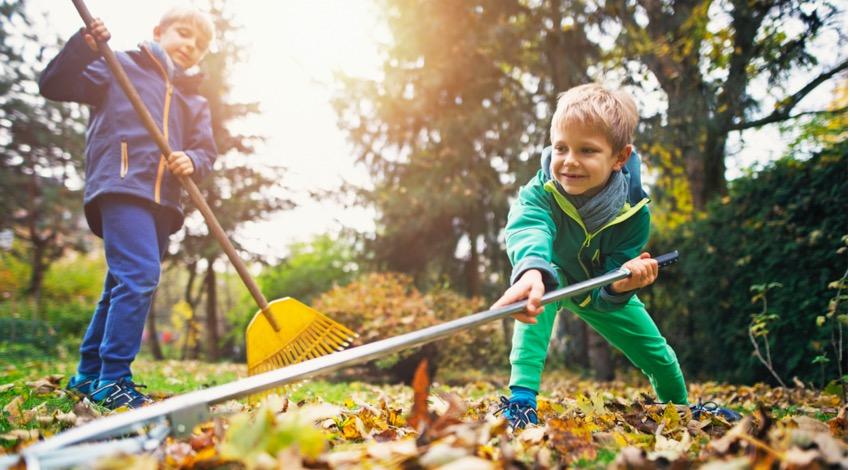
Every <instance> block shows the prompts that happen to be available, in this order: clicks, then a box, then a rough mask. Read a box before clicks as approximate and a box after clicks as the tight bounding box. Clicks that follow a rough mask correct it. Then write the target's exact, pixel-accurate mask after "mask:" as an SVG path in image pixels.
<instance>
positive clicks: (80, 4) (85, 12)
mask: <svg viewBox="0 0 850 470" xmlns="http://www.w3.org/2000/svg"><path fill="white" fill-rule="evenodd" d="M71 1H72V2H73V3H74V7H75V8H76V9H77V12H78V13H79V14H80V17H81V18H82V19H83V22H84V23H85V25H86V27H89V26H90V25H91V24H92V22H93V21H94V17H93V16H92V14H91V12H89V9H88V7H87V6H86V4H85V2H84V1H83V0H71ZM97 47H98V49H99V50H100V53H101V54H102V55H103V58H104V59H105V60H106V64H107V65H108V66H109V70H111V71H112V74H113V75H114V76H115V79H116V80H117V81H118V85H119V86H121V89H122V90H124V93H125V94H126V95H127V98H128V99H129V100H130V103H131V104H132V105H133V109H135V110H136V114H138V116H139V119H141V120H142V124H143V125H144V126H145V129H147V130H148V134H150V136H151V138H153V140H154V141H155V142H156V145H157V146H158V147H159V151H160V152H162V154H163V155H166V156H168V155H171V146H170V145H168V141H167V140H166V139H165V137H164V136H163V135H162V132H160V130H159V127H157V125H156V123H155V122H154V120H153V117H151V114H150V112H149V111H148V109H147V108H146V107H145V105H144V103H142V98H141V97H140V96H139V93H138V92H137V91H136V88H135V87H134V86H133V84H132V83H131V82H130V79H129V78H127V73H126V72H125V71H124V67H122V66H121V64H120V63H119V62H118V58H117V57H115V53H114V52H112V49H111V48H110V47H109V45H108V44H107V43H105V42H100V41H97ZM177 179H178V180H180V184H181V185H183V188H184V189H185V190H186V192H187V193H189V198H190V199H192V202H193V203H194V204H195V206H197V208H198V210H199V211H201V214H202V215H203V216H204V220H205V221H206V222H207V227H209V229H210V232H212V234H213V236H214V237H215V239H216V240H218V243H219V244H220V245H221V247H222V249H223V250H224V253H225V254H227V258H228V259H229V260H230V262H231V263H233V266H234V267H235V268H236V272H237V273H239V277H240V278H241V279H242V282H243V283H245V287H247V288H248V291H250V292H251V297H253V298H254V301H256V302H257V306H258V307H260V310H261V311H262V312H263V315H265V317H266V319H267V320H268V321H269V323H271V325H272V327H273V328H274V330H275V331H279V330H280V326H279V325H278V324H277V322H275V320H274V317H273V316H272V315H271V314H270V313H269V312H268V308H269V303H268V301H267V300H266V298H265V296H263V293H262V292H260V288H259V286H257V283H256V282H254V279H253V278H252V277H251V274H250V273H248V268H247V267H246V266H245V263H244V262H243V261H242V259H241V258H239V255H238V254H237V253H236V249H235V248H234V247H233V244H232V243H230V239H228V238H227V234H226V233H225V232H224V229H222V228H221V224H219V223H218V220H217V219H216V217H215V215H214V214H213V212H212V209H210V206H209V204H207V201H206V200H204V196H203V195H202V194H201V191H200V190H199V189H198V186H197V185H196V184H195V182H194V181H193V180H192V178H190V177H188V176H184V175H180V176H177Z"/></svg>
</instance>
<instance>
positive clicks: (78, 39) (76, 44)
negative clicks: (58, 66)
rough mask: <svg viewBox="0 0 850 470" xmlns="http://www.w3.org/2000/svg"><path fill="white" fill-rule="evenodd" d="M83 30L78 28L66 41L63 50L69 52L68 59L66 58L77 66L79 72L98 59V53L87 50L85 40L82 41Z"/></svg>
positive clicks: (87, 46)
mask: <svg viewBox="0 0 850 470" xmlns="http://www.w3.org/2000/svg"><path fill="white" fill-rule="evenodd" d="M84 29H85V28H80V30H79V31H77V32H76V33H74V35H73V36H71V38H70V39H68V44H67V45H66V46H65V49H66V50H67V51H68V52H70V54H69V55H70V57H69V58H68V59H69V61H71V62H72V63H74V64H77V66H78V67H79V68H80V70H82V69H84V68H85V67H86V66H87V65H88V64H90V63H92V62H94V61H96V60H97V59H99V58H100V52H95V51H93V50H91V49H89V45H88V44H86V40H85V39H83V30H84Z"/></svg>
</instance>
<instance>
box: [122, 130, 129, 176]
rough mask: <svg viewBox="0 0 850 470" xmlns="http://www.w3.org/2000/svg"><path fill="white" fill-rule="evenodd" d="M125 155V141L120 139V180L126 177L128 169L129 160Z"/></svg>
mask: <svg viewBox="0 0 850 470" xmlns="http://www.w3.org/2000/svg"><path fill="white" fill-rule="evenodd" d="M127 154H128V152H127V139H121V179H124V177H125V176H127V171H128V170H129V169H130V158H129V156H128V155H127Z"/></svg>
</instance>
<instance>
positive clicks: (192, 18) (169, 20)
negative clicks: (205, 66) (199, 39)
mask: <svg viewBox="0 0 850 470" xmlns="http://www.w3.org/2000/svg"><path fill="white" fill-rule="evenodd" d="M178 21H188V22H190V23H192V24H193V25H194V26H196V27H197V28H198V29H199V30H200V31H201V33H202V34H203V35H204V39H205V41H204V42H205V43H206V46H207V47H206V48H208V47H209V44H210V42H212V40H213V36H215V25H214V24H213V21H212V18H210V15H208V14H206V13H204V12H202V11H201V10H198V9H196V8H192V7H189V6H176V7H173V8H170V9H169V10H168V11H166V12H165V14H163V15H162V18H160V19H159V27H160V28H161V29H163V30H164V29H166V28H168V27H169V26H171V25H172V24H174V23H176V22H178ZM206 48H205V49H206Z"/></svg>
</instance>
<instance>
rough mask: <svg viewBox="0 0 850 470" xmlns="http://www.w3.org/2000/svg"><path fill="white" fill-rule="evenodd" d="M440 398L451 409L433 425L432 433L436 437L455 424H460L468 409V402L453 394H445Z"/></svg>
mask: <svg viewBox="0 0 850 470" xmlns="http://www.w3.org/2000/svg"><path fill="white" fill-rule="evenodd" d="M440 396H441V397H442V398H443V399H444V400H445V401H446V402H447V403H448V404H449V407H448V409H447V410H446V411H445V412H444V413H443V414H442V415H440V416H439V417H438V418H437V420H436V421H434V422H433V424H432V425H431V428H430V431H431V433H432V434H434V435H437V433H439V432H440V431H443V430H445V429H446V428H447V427H449V426H451V425H453V424H457V423H460V419H461V418H462V417H463V415H464V414H465V413H466V410H467V408H468V407H467V405H466V402H465V401H463V400H461V398H460V397H459V396H457V395H455V394H453V393H444V394H442V395H440Z"/></svg>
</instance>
